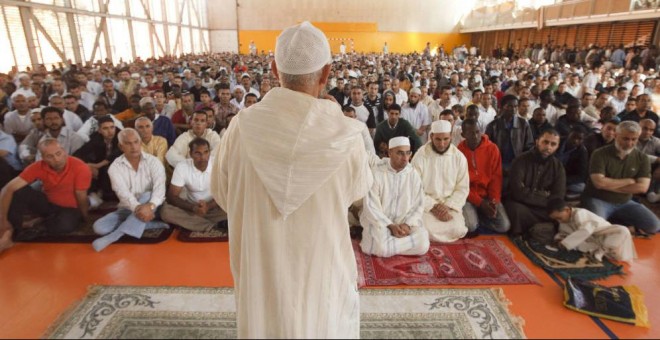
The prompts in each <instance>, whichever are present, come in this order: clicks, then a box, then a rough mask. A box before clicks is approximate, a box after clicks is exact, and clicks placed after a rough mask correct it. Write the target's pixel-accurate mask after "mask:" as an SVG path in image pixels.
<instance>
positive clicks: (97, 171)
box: [87, 163, 99, 178]
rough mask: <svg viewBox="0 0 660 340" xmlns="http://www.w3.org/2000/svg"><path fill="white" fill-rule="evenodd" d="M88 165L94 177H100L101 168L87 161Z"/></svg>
mask: <svg viewBox="0 0 660 340" xmlns="http://www.w3.org/2000/svg"><path fill="white" fill-rule="evenodd" d="M87 166H88V167H89V170H90V171H91V172H92V177H93V178H98V177H99V169H98V168H97V167H96V166H94V165H93V164H90V163H87Z"/></svg>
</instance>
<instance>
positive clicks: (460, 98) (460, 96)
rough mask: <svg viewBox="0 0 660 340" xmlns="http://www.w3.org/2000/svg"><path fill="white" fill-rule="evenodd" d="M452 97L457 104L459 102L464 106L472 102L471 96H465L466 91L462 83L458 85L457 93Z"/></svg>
mask: <svg viewBox="0 0 660 340" xmlns="http://www.w3.org/2000/svg"><path fill="white" fill-rule="evenodd" d="M450 89H451V88H450ZM452 99H453V101H454V102H455V103H456V104H459V105H461V106H463V107H465V106H466V105H467V104H468V103H469V102H470V98H468V97H466V96H465V91H464V89H463V86H462V85H457V86H456V95H454V96H452Z"/></svg>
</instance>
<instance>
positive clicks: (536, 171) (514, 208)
mask: <svg viewBox="0 0 660 340" xmlns="http://www.w3.org/2000/svg"><path fill="white" fill-rule="evenodd" d="M557 148H559V133H558V132H557V131H556V130H554V129H547V130H545V131H543V132H542V133H541V135H540V136H539V137H538V138H537V139H536V147H534V149H532V150H530V151H527V152H525V153H523V154H522V155H520V156H519V157H518V158H516V159H515V160H514V161H513V164H512V165H511V172H510V173H509V176H510V178H511V180H510V181H509V186H508V198H507V200H506V201H505V202H504V207H505V208H506V213H507V215H508V216H509V221H510V222H511V230H510V233H511V235H512V236H518V235H522V234H523V233H525V232H527V230H528V229H529V228H530V227H532V226H533V225H535V224H537V223H544V222H552V219H551V218H550V216H549V215H548V213H547V212H546V206H547V204H548V200H549V199H551V198H554V197H560V198H563V197H564V195H565V194H566V173H565V172H564V166H563V165H562V164H561V161H560V160H559V159H557V158H556V157H553V154H554V153H555V151H557Z"/></svg>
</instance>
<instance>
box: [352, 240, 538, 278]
mask: <svg viewBox="0 0 660 340" xmlns="http://www.w3.org/2000/svg"><path fill="white" fill-rule="evenodd" d="M353 250H354V251H355V257H356V259H357V263H358V272H359V282H360V286H361V287H364V286H367V287H370V286H392V285H493V284H497V285H502V284H539V281H538V280H537V278H536V277H535V276H534V274H532V272H531V271H530V270H529V269H528V268H527V267H526V266H525V265H524V264H521V263H518V262H516V261H514V260H513V257H512V254H511V251H510V250H509V248H507V247H506V245H504V243H503V242H501V241H499V240H495V239H469V240H460V241H457V242H454V243H435V242H432V243H431V246H430V248H429V251H428V252H427V253H426V255H422V256H404V255H397V256H392V257H389V258H382V257H377V256H370V255H366V254H364V253H363V252H362V250H361V249H360V245H359V243H358V242H357V241H353Z"/></svg>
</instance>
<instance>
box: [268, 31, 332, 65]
mask: <svg viewBox="0 0 660 340" xmlns="http://www.w3.org/2000/svg"><path fill="white" fill-rule="evenodd" d="M330 62H332V55H331V54H330V44H329V43H328V39H327V38H326V36H325V34H323V32H321V30H319V29H318V28H316V27H314V26H313V25H312V24H311V23H309V21H305V22H303V23H301V24H298V25H295V26H291V27H289V28H287V29H285V30H284V31H282V33H281V34H280V35H279V36H278V37H277V42H276V43H275V63H276V64H277V69H278V70H279V71H281V72H282V73H286V74H292V75H299V74H309V73H313V72H316V71H318V70H320V69H321V68H323V66H325V65H327V64H330Z"/></svg>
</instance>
